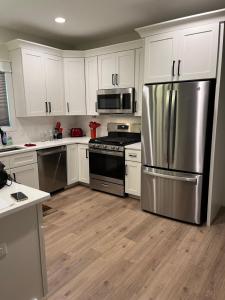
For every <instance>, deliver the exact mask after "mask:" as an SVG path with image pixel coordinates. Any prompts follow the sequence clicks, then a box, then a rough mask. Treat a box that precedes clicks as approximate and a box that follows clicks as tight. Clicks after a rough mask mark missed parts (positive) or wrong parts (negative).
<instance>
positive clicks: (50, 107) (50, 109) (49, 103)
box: [48, 102, 52, 113]
mask: <svg viewBox="0 0 225 300" xmlns="http://www.w3.org/2000/svg"><path fill="white" fill-rule="evenodd" d="M48 107H49V113H51V112H52V104H51V102H48Z"/></svg>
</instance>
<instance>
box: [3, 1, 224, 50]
mask: <svg viewBox="0 0 225 300" xmlns="http://www.w3.org/2000/svg"><path fill="white" fill-rule="evenodd" d="M224 7H225V2H224V0H0V26H2V27H5V28H8V29H13V30H16V31H18V32H21V33H25V34H32V35H34V36H37V37H41V38H44V39H46V40H48V41H49V43H50V44H52V45H54V43H55V44H59V43H62V45H64V47H67V48H68V47H69V48H71V49H72V48H86V47H92V46H93V47H94V46H95V45H103V44H104V43H105V44H108V43H110V42H112V41H113V42H121V41H122V40H129V39H135V38H137V35H136V33H134V31H133V29H134V28H136V27H140V26H144V25H149V24H153V23H156V22H161V21H166V20H170V19H174V18H178V17H184V16H188V15H191V14H194V13H200V12H206V11H210V10H214V9H219V8H224ZM57 16H63V17H65V18H66V20H67V21H66V23H65V24H63V25H60V24H56V23H55V22H54V18H55V17H57Z"/></svg>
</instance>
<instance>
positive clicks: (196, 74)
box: [177, 24, 219, 80]
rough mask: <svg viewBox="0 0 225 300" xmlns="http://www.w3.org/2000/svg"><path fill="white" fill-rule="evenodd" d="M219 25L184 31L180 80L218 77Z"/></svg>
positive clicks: (182, 32) (180, 38)
mask: <svg viewBox="0 0 225 300" xmlns="http://www.w3.org/2000/svg"><path fill="white" fill-rule="evenodd" d="M218 35H219V26H218V24H210V25H206V26H201V27H193V28H189V29H185V30H182V31H181V32H180V37H179V53H178V67H179V70H178V71H179V74H177V75H178V78H179V80H192V79H206V78H215V77H216V67H217V51H218Z"/></svg>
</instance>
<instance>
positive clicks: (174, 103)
mask: <svg viewBox="0 0 225 300" xmlns="http://www.w3.org/2000/svg"><path fill="white" fill-rule="evenodd" d="M176 127H177V90H173V91H172V101H171V112H170V135H169V147H168V148H169V167H170V164H171V163H173V162H174V154H175V153H174V152H175V144H176V129H177V128H176Z"/></svg>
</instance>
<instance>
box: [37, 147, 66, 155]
mask: <svg viewBox="0 0 225 300" xmlns="http://www.w3.org/2000/svg"><path fill="white" fill-rule="evenodd" d="M62 152H66V147H57V148H53V149H52V150H46V149H45V150H39V151H37V155H38V156H47V155H52V154H57V153H62Z"/></svg>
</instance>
